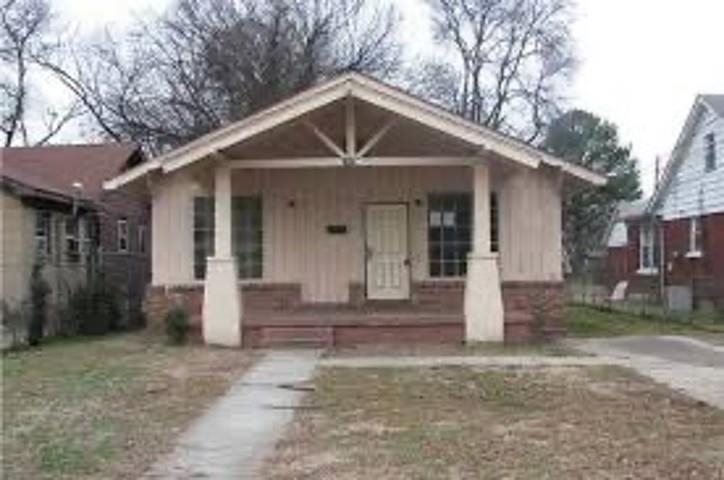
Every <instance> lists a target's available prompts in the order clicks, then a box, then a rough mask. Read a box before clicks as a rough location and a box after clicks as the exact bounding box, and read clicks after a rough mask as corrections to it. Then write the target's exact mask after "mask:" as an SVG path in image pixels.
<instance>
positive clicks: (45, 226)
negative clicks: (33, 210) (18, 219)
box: [35, 211, 52, 257]
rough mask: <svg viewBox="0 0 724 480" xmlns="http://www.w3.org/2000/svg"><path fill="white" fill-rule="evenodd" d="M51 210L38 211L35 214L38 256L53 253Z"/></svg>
mask: <svg viewBox="0 0 724 480" xmlns="http://www.w3.org/2000/svg"><path fill="white" fill-rule="evenodd" d="M50 219H51V217H50V212H40V211H39V212H37V214H36V216H35V251H36V252H37V254H38V256H41V257H47V256H50V254H51V253H52V249H51V245H52V241H51V235H50V232H51V229H50V225H51V223H50Z"/></svg>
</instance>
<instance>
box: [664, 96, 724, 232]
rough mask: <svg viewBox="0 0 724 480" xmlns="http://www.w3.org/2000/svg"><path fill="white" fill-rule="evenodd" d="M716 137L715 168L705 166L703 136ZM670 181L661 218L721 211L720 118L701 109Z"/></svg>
mask: <svg viewBox="0 0 724 480" xmlns="http://www.w3.org/2000/svg"><path fill="white" fill-rule="evenodd" d="M710 132H713V133H714V135H715V137H716V147H717V151H716V168H715V169H714V170H712V171H709V172H707V171H706V168H705V143H704V136H705V135H706V134H708V133H710ZM684 149H685V151H684V153H683V158H682V160H681V163H680V165H679V166H678V168H677V170H676V172H675V173H674V176H673V178H671V180H670V184H669V185H668V188H667V191H666V192H665V193H664V195H665V197H664V199H663V201H662V204H661V207H660V209H659V212H658V214H659V215H661V217H662V218H663V220H664V221H668V220H675V219H679V218H687V217H692V216H697V215H709V214H713V213H719V212H724V119H722V118H720V117H718V116H716V115H715V114H713V113H712V112H710V111H709V110H707V109H705V110H704V111H703V113H702V114H701V116H700V118H699V120H698V122H697V123H696V125H695V127H694V129H693V132H692V135H691V137H690V139H689V141H688V142H687V143H686V144H685V145H684Z"/></svg>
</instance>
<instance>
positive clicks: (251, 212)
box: [231, 197, 263, 278]
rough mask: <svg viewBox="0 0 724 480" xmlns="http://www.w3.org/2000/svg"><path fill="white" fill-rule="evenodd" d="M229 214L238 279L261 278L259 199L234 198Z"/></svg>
mask: <svg viewBox="0 0 724 480" xmlns="http://www.w3.org/2000/svg"><path fill="white" fill-rule="evenodd" d="M231 212H232V219H231V228H232V237H231V246H232V249H233V251H234V255H236V263H237V267H238V269H239V278H261V276H262V257H263V255H262V223H261V198H260V197H234V198H233V199H232V204H231Z"/></svg>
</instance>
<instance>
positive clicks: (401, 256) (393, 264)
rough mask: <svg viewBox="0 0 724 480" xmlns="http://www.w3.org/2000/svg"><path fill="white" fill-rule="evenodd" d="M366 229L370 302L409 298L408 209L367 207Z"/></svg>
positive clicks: (396, 204)
mask: <svg viewBox="0 0 724 480" xmlns="http://www.w3.org/2000/svg"><path fill="white" fill-rule="evenodd" d="M365 227H366V237H367V238H366V242H365V244H366V249H367V251H366V257H367V298H369V299H372V300H400V299H406V298H408V297H409V295H410V274H409V271H408V268H407V267H408V265H409V262H408V258H407V255H408V253H407V205H405V204H401V203H400V204H398V203H395V204H371V205H367V208H366V211H365Z"/></svg>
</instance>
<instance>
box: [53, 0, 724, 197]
mask: <svg viewBox="0 0 724 480" xmlns="http://www.w3.org/2000/svg"><path fill="white" fill-rule="evenodd" d="M394 1H395V3H396V4H398V5H399V7H400V9H401V11H402V14H403V25H402V26H403V31H402V40H403V41H404V42H405V44H406V46H408V47H410V48H411V49H412V50H415V49H424V48H425V46H426V45H429V39H428V38H425V35H426V33H425V32H428V31H429V29H428V25H427V17H426V15H425V12H424V9H425V6H424V5H423V4H422V2H421V0H394ZM169 3H170V2H169V0H114V1H102V0H55V1H54V8H55V10H56V12H57V13H59V14H60V15H61V18H62V19H63V20H64V21H65V22H72V23H74V24H77V25H78V26H79V27H80V28H81V30H83V31H92V30H94V29H102V28H104V27H105V26H106V25H109V24H115V26H116V27H117V28H123V27H124V25H127V24H128V23H129V22H130V21H132V19H133V16H134V15H144V14H148V12H149V11H160V10H162V9H163V8H164V7H165V6H166V5H168V4H169ZM573 34H574V36H575V41H576V44H577V50H578V52H577V53H578V57H579V60H580V67H579V69H578V71H577V73H576V75H575V77H574V82H573V85H572V88H571V91H570V98H569V103H570V106H575V107H580V108H584V109H588V110H590V111H592V112H594V113H596V114H598V115H600V116H602V117H604V118H606V119H608V120H611V121H613V122H614V123H616V124H617V125H618V126H619V129H620V132H621V135H622V138H623V140H624V141H625V142H627V143H631V144H632V146H633V150H634V154H635V155H636V157H637V158H638V159H639V162H640V166H641V171H642V174H643V175H642V183H643V186H644V189H645V191H646V192H650V191H651V188H652V185H653V171H654V159H655V157H656V156H657V155H660V156H661V157H662V158H663V159H664V160H666V159H667V158H668V153H669V152H670V150H671V148H672V147H673V144H674V142H675V141H676V137H677V135H678V133H679V130H680V129H681V126H682V124H683V122H684V119H685V117H686V115H687V113H688V110H689V108H690V107H691V104H692V102H693V100H694V97H695V96H696V94H697V93H724V54H722V46H723V45H724V0H688V1H686V2H681V1H673V0H578V2H577V8H576V22H575V24H574V26H573Z"/></svg>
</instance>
